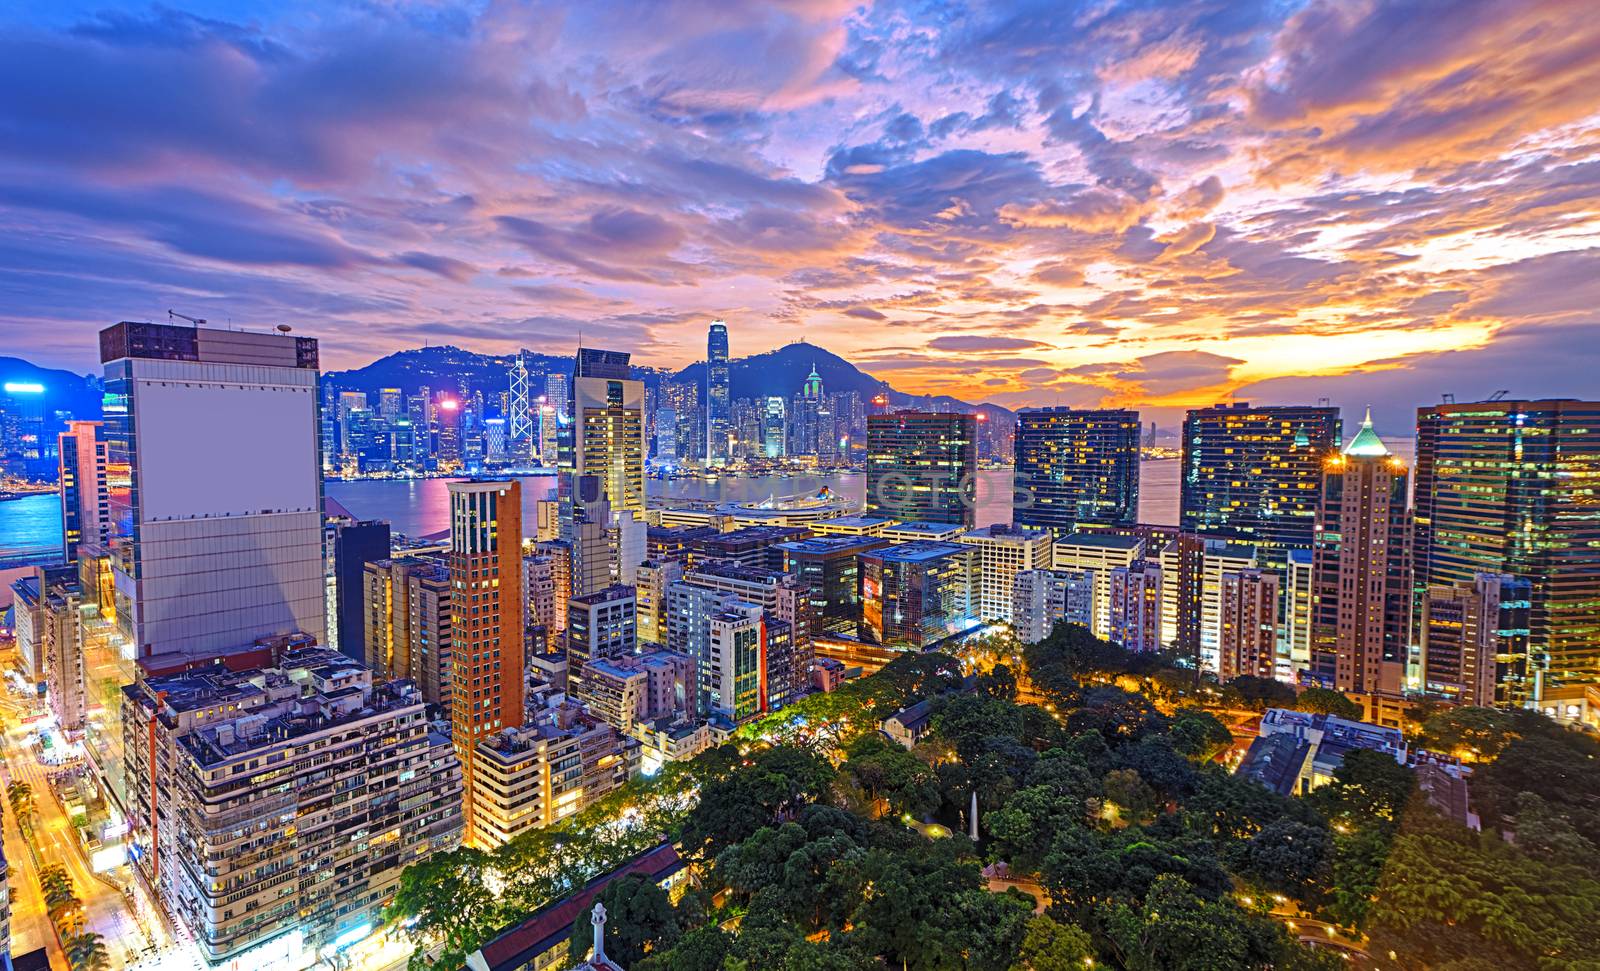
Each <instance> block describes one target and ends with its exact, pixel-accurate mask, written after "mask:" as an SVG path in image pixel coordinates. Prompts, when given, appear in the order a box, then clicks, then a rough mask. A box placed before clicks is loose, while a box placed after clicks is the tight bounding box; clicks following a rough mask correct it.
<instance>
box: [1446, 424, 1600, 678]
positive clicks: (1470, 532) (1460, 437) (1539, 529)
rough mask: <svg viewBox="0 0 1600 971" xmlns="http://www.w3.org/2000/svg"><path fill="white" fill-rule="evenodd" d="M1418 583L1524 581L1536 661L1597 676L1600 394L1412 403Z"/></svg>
mask: <svg viewBox="0 0 1600 971" xmlns="http://www.w3.org/2000/svg"><path fill="white" fill-rule="evenodd" d="M1416 482H1417V485H1416V499H1415V506H1416V537H1415V548H1416V556H1415V583H1416V586H1417V588H1418V589H1419V590H1426V589H1427V588H1428V587H1430V586H1450V585H1454V584H1459V583H1470V582H1471V581H1472V580H1473V578H1474V577H1475V576H1477V575H1478V574H1480V573H1494V574H1509V575H1511V576H1516V577H1523V578H1526V579H1527V580H1529V581H1530V584H1531V590H1530V606H1529V612H1528V613H1529V617H1528V626H1529V639H1528V640H1529V652H1530V654H1531V655H1532V657H1531V659H1530V660H1531V661H1532V662H1533V663H1532V664H1531V668H1532V670H1529V671H1526V672H1525V673H1519V672H1518V671H1517V670H1515V667H1516V665H1514V664H1513V665H1510V667H1511V668H1512V669H1511V670H1507V671H1506V672H1504V677H1506V678H1508V679H1509V680H1510V682H1511V684H1510V685H1509V686H1506V687H1503V689H1502V692H1504V691H1509V692H1510V693H1511V694H1512V695H1514V696H1518V697H1522V696H1525V695H1526V694H1527V693H1528V692H1532V691H1534V690H1536V687H1535V685H1534V684H1532V683H1526V684H1524V683H1523V681H1524V679H1525V678H1526V679H1528V680H1529V681H1533V680H1536V679H1537V678H1538V677H1548V678H1550V679H1553V680H1554V681H1556V682H1587V681H1596V680H1600V402H1595V401H1574V400H1544V401H1483V402H1464V403H1459V404H1457V403H1449V404H1439V405H1432V406H1429V407H1426V408H1420V409H1418V411H1417V460H1416Z"/></svg>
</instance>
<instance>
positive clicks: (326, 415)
mask: <svg viewBox="0 0 1600 971" xmlns="http://www.w3.org/2000/svg"><path fill="white" fill-rule="evenodd" d="M336 395H337V392H336V391H335V390H334V387H333V385H331V384H328V383H326V382H324V383H323V385H322V404H321V406H320V407H319V408H318V409H317V415H318V422H317V425H318V428H317V435H318V442H319V444H320V447H321V451H322V471H323V473H324V474H326V473H330V472H333V471H334V470H335V468H336V467H337V466H338V463H339V401H338V398H337V397H336Z"/></svg>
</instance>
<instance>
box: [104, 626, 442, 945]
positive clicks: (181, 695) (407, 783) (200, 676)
mask: <svg viewBox="0 0 1600 971" xmlns="http://www.w3.org/2000/svg"><path fill="white" fill-rule="evenodd" d="M122 707H123V723H124V726H125V731H126V733H127V736H128V737H127V743H126V748H127V751H128V752H129V763H130V764H129V769H130V771H129V780H130V781H129V787H130V802H129V805H128V815H129V821H130V824H131V825H132V836H133V839H134V841H135V845H136V852H135V853H134V854H133V857H134V860H135V865H137V866H138V867H140V869H141V870H142V871H143V873H144V876H145V877H146V879H147V881H148V884H149V885H150V886H152V887H153V888H154V889H155V891H156V893H157V895H158V896H159V897H160V898H161V901H162V903H163V904H164V905H165V907H166V910H167V912H168V913H169V914H171V915H172V916H173V917H174V918H175V919H176V920H178V921H179V922H180V923H182V924H183V926H184V928H185V929H186V931H187V934H188V935H189V936H192V938H193V940H194V944H195V946H196V947H197V948H198V950H199V954H200V956H201V957H203V958H204V959H205V960H206V961H207V962H209V963H210V964H211V965H213V966H215V965H221V964H226V963H228V962H230V961H233V960H235V959H237V958H239V957H240V956H242V955H246V954H249V955H250V960H252V961H266V960H268V959H269V955H270V959H271V961H272V962H273V963H274V964H281V965H282V966H284V967H290V968H295V967H304V966H308V965H309V964H311V963H312V962H314V961H316V960H317V956H318V955H319V954H325V953H327V952H328V950H329V949H332V948H334V947H336V946H339V947H343V946H347V945H348V944H350V943H352V942H353V941H355V940H358V939H360V938H363V937H365V936H366V935H367V934H368V933H370V932H371V931H372V930H373V929H375V928H378V927H380V926H381V925H382V923H383V921H382V917H381V913H382V911H383V908H384V906H385V905H386V904H388V902H389V901H390V900H391V899H392V898H393V896H394V892H395V889H396V888H397V886H398V885H399V881H400V872H401V871H402V870H403V869H405V867H406V865H407V864H409V863H412V862H414V861H415V860H417V859H420V858H423V857H426V856H428V855H430V854H432V853H435V852H441V851H446V850H451V849H454V848H455V847H456V845H457V844H458V843H459V841H460V837H461V814H460V806H461V801H460V797H461V770H460V767H459V766H458V765H457V762H456V759H455V758H454V756H453V755H452V754H451V753H450V749H449V745H448V743H447V742H446V741H445V740H444V739H443V738H442V737H441V736H439V735H437V734H431V733H430V732H429V731H428V721H427V716H426V714H425V706H424V704H423V700H422V697H421V695H420V694H419V693H418V692H417V689H416V687H415V686H414V685H412V684H410V683H409V682H406V681H394V682H389V683H387V684H373V683H372V677H371V674H370V672H368V671H367V669H366V668H365V667H364V666H362V665H360V664H358V663H356V662H354V661H351V660H350V659H348V658H346V657H344V656H343V655H341V654H339V653H338V652H337V651H333V650H330V649H328V648H320V647H306V648H300V649H289V650H285V651H283V652H282V653H281V655H280V656H279V657H278V658H277V659H276V660H275V661H274V662H273V663H272V664H271V666H269V667H264V668H248V669H245V670H239V671H233V670H229V669H228V668H227V667H225V666H224V665H222V664H221V663H214V664H211V665H208V666H205V667H199V668H192V669H190V670H186V671H182V672H180V673H175V674H163V675H151V676H150V677H148V678H146V679H145V680H143V681H140V682H139V683H138V684H137V685H133V686H130V687H128V688H125V689H124V691H123V702H122ZM358 824H359V827H360V828H359V833H360V836H359V838H356V831H355V830H353V829H352V827H354V826H356V825H358ZM269 942H270V943H269ZM263 945H268V948H267V949H265V950H255V949H256V948H260V947H262V946H263Z"/></svg>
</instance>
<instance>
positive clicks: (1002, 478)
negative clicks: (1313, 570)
mask: <svg viewBox="0 0 1600 971" xmlns="http://www.w3.org/2000/svg"><path fill="white" fill-rule="evenodd" d="M1178 470H1179V463H1178V461H1177V460H1176V459H1162V460H1150V461H1146V462H1144V463H1143V464H1142V466H1141V468H1140V472H1139V478H1140V482H1139V518H1140V520H1141V521H1142V522H1147V523H1158V524H1165V525H1171V524H1175V523H1177V521H1178ZM446 481H447V480H445V479H365V480H355V481H350V482H329V483H327V485H326V486H325V488H324V491H325V492H326V493H327V495H328V497H329V498H331V499H333V500H335V501H337V502H338V503H339V504H340V505H342V506H344V507H345V508H346V509H348V510H349V511H350V512H351V514H352V515H355V516H358V517H360V518H363V519H384V520H388V522H389V523H390V524H391V525H392V526H393V527H394V530H395V532H397V533H404V534H406V535H407V536H429V535H432V534H435V533H439V532H443V531H444V530H447V529H449V528H450V500H449V495H448V492H447V490H446V485H445V483H446ZM823 487H827V488H828V489H830V490H832V491H833V492H834V493H836V494H838V495H840V496H843V497H844V498H847V499H849V500H850V501H852V502H854V503H856V504H857V505H861V504H862V503H863V502H865V500H866V476H865V475H864V474H862V473H860V472H840V473H829V474H827V475H757V476H739V477H730V478H724V479H670V480H662V479H651V480H649V481H648V482H647V483H646V491H647V492H648V493H649V495H650V497H651V498H652V499H655V498H662V499H702V500H716V501H721V502H749V501H753V500H761V499H765V498H767V497H769V496H778V497H782V496H793V495H800V494H804V493H814V492H817V491H818V490H820V489H822V488H823ZM555 490H556V480H555V476H553V475H544V476H524V477H523V478H522V501H523V507H524V513H523V524H524V527H523V528H524V529H525V530H531V529H532V524H533V523H534V522H535V519H534V505H533V504H534V503H535V502H537V501H538V500H540V499H549V498H553V497H554V496H555ZM976 518H977V522H978V524H979V525H988V524H990V523H1009V522H1011V470H1010V469H985V470H983V471H981V472H979V473H978V476H977V516H976Z"/></svg>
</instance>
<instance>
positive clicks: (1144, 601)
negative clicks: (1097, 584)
mask: <svg viewBox="0 0 1600 971" xmlns="http://www.w3.org/2000/svg"><path fill="white" fill-rule="evenodd" d="M1109 579H1110V584H1109V587H1110V594H1111V627H1110V631H1109V633H1108V634H1107V637H1106V639H1107V640H1109V641H1111V642H1112V643H1113V644H1120V645H1122V646H1123V647H1125V648H1127V649H1128V650H1130V651H1159V650H1161V648H1162V646H1163V645H1162V642H1161V580H1162V577H1161V567H1160V565H1159V564H1157V563H1156V562H1155V561H1153V560H1138V561H1136V562H1134V563H1131V564H1129V565H1128V566H1118V567H1113V568H1112V570H1111V575H1110V578H1109Z"/></svg>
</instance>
